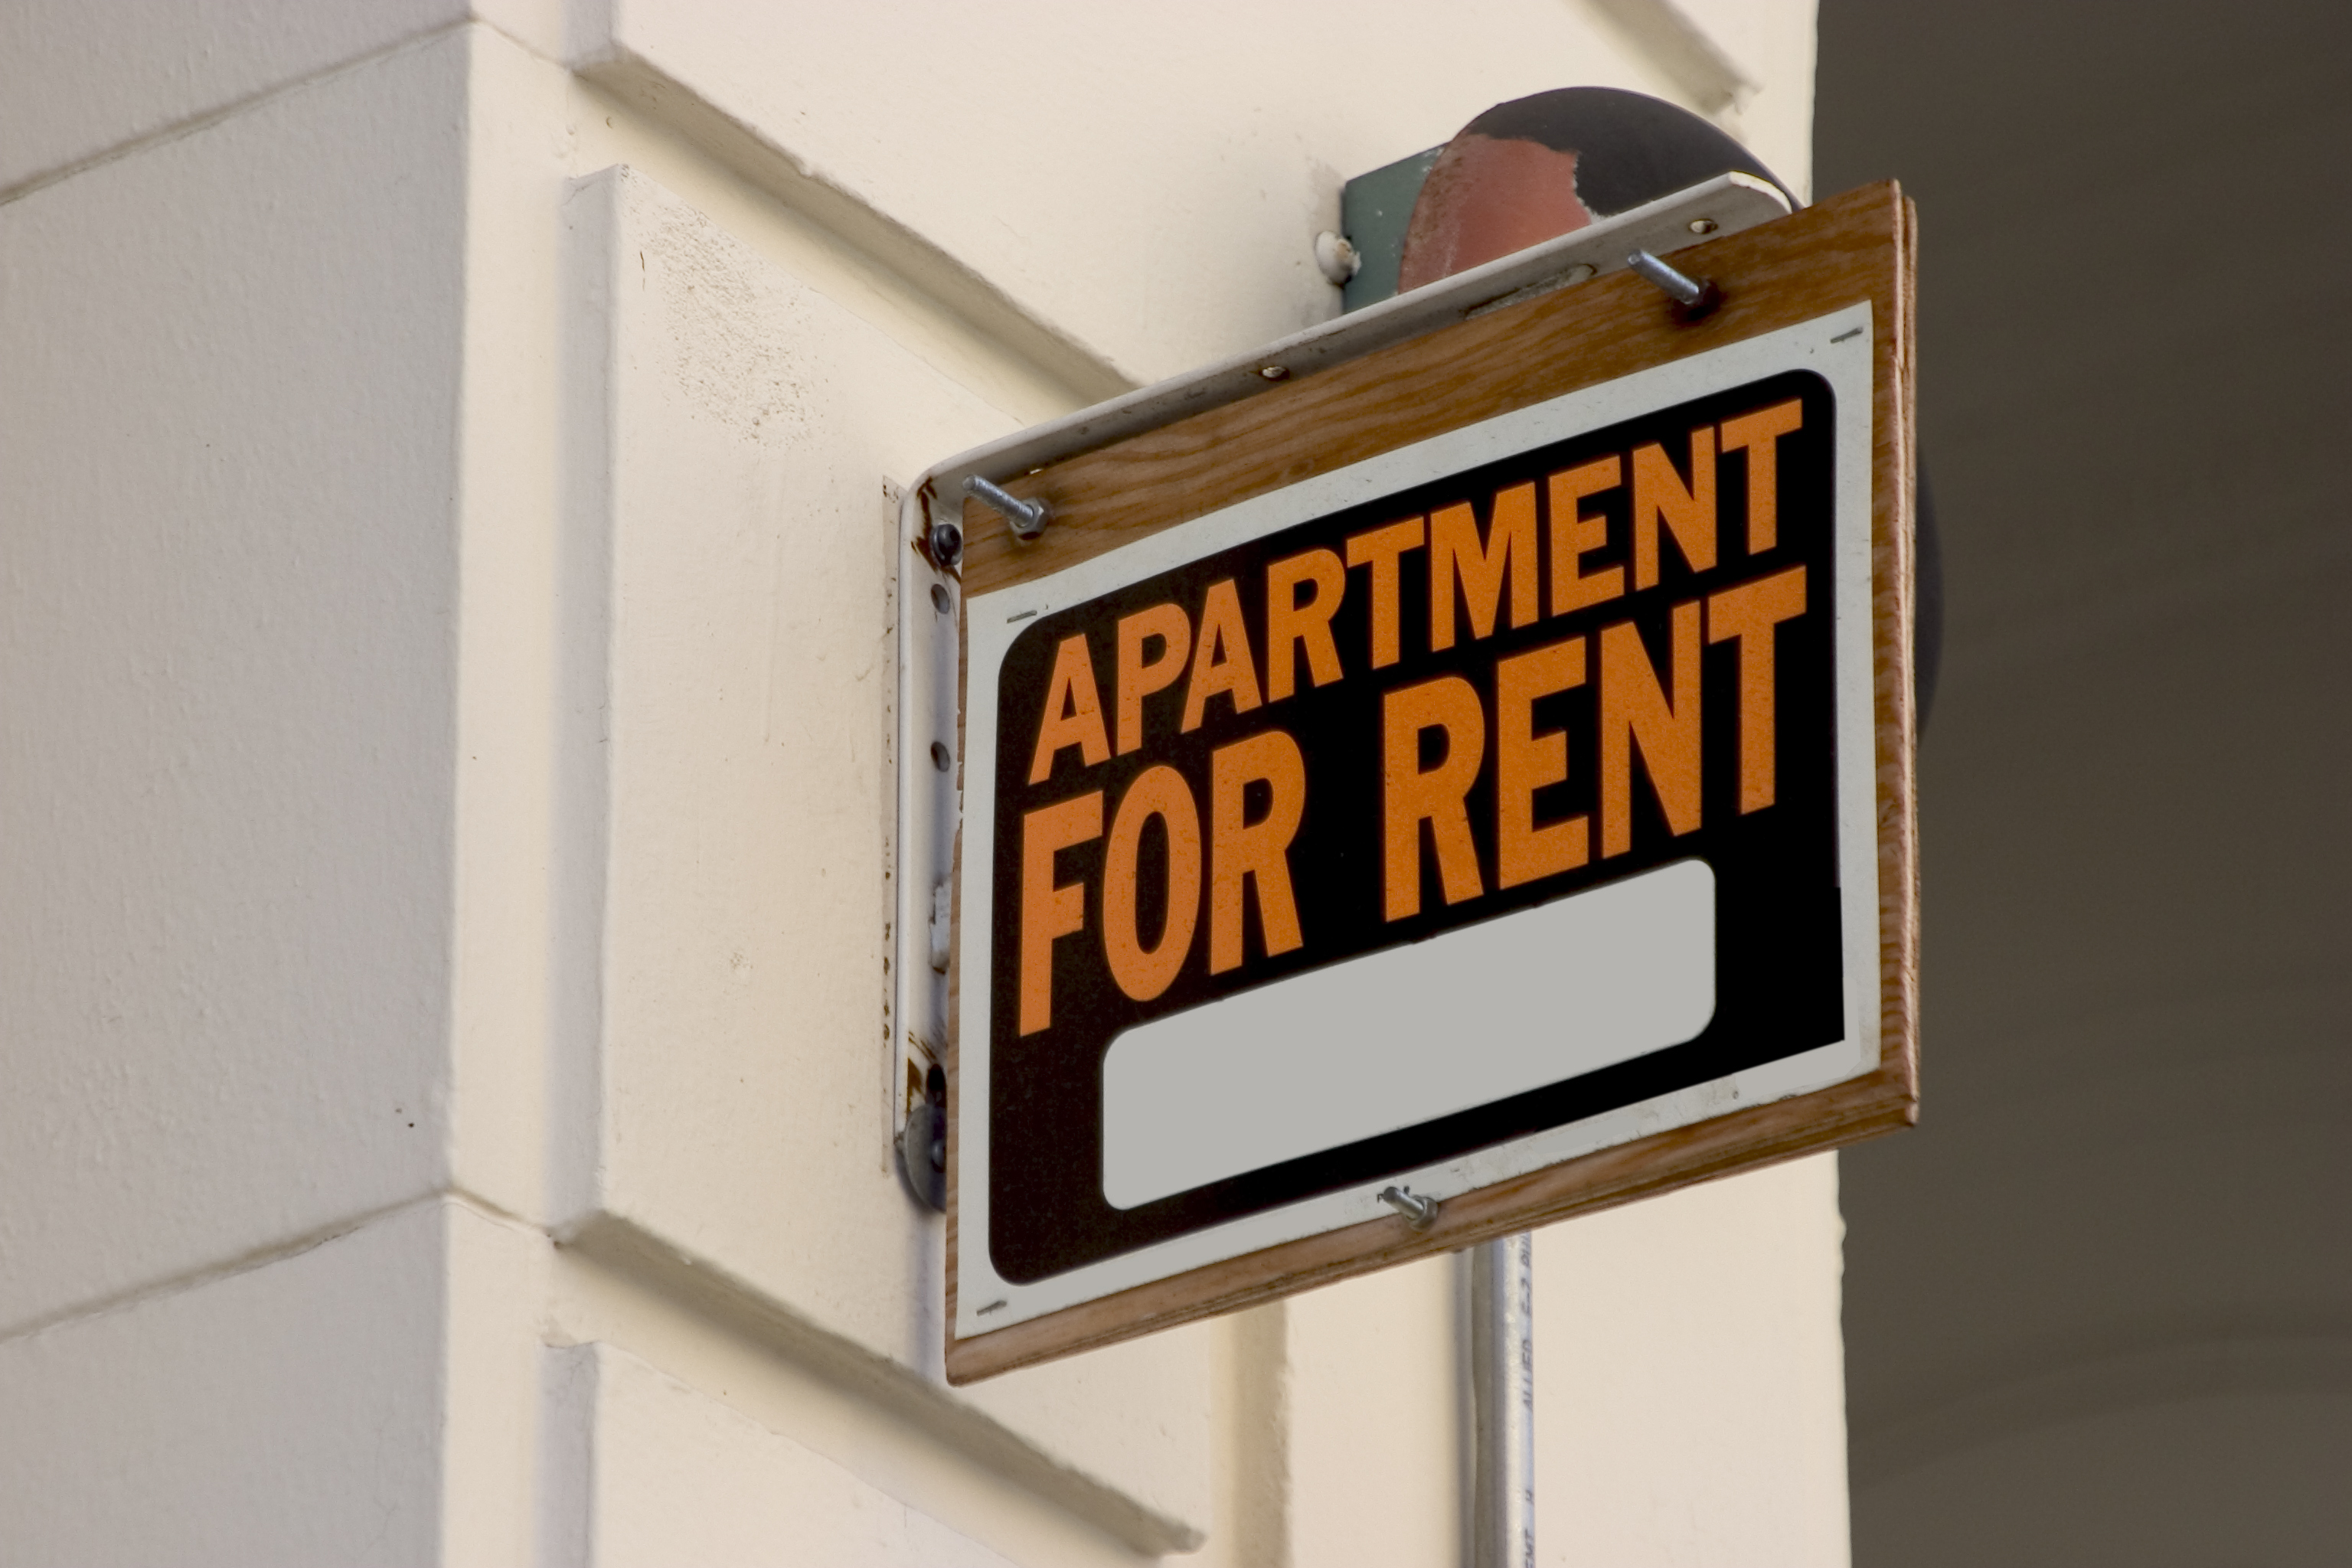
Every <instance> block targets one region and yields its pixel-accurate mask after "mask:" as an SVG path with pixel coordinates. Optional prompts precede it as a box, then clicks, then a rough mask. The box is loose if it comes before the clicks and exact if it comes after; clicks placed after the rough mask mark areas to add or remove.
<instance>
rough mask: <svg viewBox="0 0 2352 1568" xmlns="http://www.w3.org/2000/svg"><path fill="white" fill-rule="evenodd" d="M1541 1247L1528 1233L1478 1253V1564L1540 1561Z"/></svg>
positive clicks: (1474, 1255)
mask: <svg viewBox="0 0 2352 1568" xmlns="http://www.w3.org/2000/svg"><path fill="white" fill-rule="evenodd" d="M1535 1358H1536V1337H1535V1248H1534V1244H1533V1238H1532V1237H1529V1236H1528V1234H1527V1233H1526V1232H1524V1231H1522V1232H1521V1233H1519V1234H1518V1235H1517V1236H1504V1237H1496V1238H1495V1239H1494V1240H1493V1241H1488V1242H1482V1243H1481V1244H1480V1245H1479V1246H1477V1247H1475V1248H1474V1249H1473V1250H1472V1252H1471V1255H1470V1381H1471V1389H1472V1394H1471V1405H1472V1415H1471V1420H1472V1426H1473V1433H1472V1448H1471V1458H1472V1463H1471V1471H1472V1474H1471V1483H1470V1484H1471V1507H1472V1509H1473V1510H1474V1512H1473V1520H1472V1529H1471V1535H1472V1542H1471V1546H1472V1551H1471V1562H1472V1563H1475V1565H1476V1568H1534V1564H1535V1560H1536V1360H1535Z"/></svg>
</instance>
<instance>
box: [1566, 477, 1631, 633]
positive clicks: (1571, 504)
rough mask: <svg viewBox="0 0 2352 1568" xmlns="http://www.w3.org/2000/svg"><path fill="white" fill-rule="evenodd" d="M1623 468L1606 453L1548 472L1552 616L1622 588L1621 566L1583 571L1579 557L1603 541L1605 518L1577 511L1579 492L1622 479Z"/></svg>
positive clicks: (1598, 489)
mask: <svg viewBox="0 0 2352 1568" xmlns="http://www.w3.org/2000/svg"><path fill="white" fill-rule="evenodd" d="M1624 471H1625V470H1624V465H1623V464H1622V463H1621V462H1619V461H1618V459H1617V458H1615V457H1614V456H1613V455H1612V456H1611V457H1606V458H1595V459H1594V460H1593V461H1591V462H1590V463H1586V464H1584V465H1583V466H1582V467H1580V468H1570V469H1569V470H1568V471H1567V472H1566V473H1562V474H1554V475H1553V476H1552V477H1551V479H1550V481H1549V489H1550V491H1551V497H1550V499H1551V613H1552V614H1553V615H1555V616H1564V615H1566V614H1568V612H1569V611H1570V610H1580V609H1582V608H1584V606H1585V605H1598V604H1601V603H1604V602H1606V601H1608V600H1610V599H1613V598H1615V597H1617V595H1620V594H1622V593H1623V592H1624V591H1625V568H1623V567H1622V566H1609V567H1604V568H1602V569H1601V571H1598V572H1595V573H1593V574H1591V575H1590V576H1587V575H1585V574H1584V557H1585V556H1587V555H1589V554H1591V552H1593V551H1596V550H1598V549H1600V548H1601V546H1602V545H1604V544H1607V543H1608V542H1609V520H1608V519H1607V518H1605V517H1586V516H1585V515H1584V514H1583V512H1582V510H1580V508H1581V506H1582V504H1583V501H1584V498H1585V497H1587V496H1592V495H1599V494H1600V493H1601V491H1602V490H1613V489H1616V488H1617V487H1618V486H1619V485H1620V484H1622V483H1623V482H1624V479H1623V474H1624Z"/></svg>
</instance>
